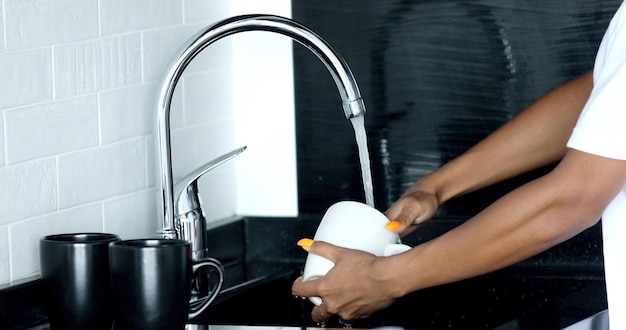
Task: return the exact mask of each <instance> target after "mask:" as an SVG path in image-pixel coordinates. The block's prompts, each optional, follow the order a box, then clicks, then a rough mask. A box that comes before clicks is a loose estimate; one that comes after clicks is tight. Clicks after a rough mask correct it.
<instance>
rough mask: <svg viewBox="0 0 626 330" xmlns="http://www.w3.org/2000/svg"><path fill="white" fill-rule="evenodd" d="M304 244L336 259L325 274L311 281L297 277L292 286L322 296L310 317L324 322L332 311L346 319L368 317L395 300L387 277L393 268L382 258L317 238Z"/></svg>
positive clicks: (301, 294) (308, 294)
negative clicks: (382, 261) (320, 240)
mask: <svg viewBox="0 0 626 330" xmlns="http://www.w3.org/2000/svg"><path fill="white" fill-rule="evenodd" d="M303 248H304V249H305V250H307V251H308V252H309V253H313V254H316V255H319V256H322V257H324V258H326V259H328V260H330V261H332V262H334V263H335V266H334V267H333V268H332V269H331V270H330V271H329V272H328V273H327V274H326V275H325V276H323V277H321V278H319V279H316V280H311V281H303V280H302V277H299V278H298V279H296V280H295V281H294V283H293V286H292V288H291V291H292V293H293V295H295V296H298V297H320V298H322V304H321V305H319V306H316V307H315V308H313V311H312V312H311V318H312V319H313V321H315V322H324V321H326V320H328V319H329V318H330V317H331V316H332V315H334V314H337V315H338V316H339V317H340V318H341V319H343V320H345V321H349V320H353V319H358V318H364V317H368V316H369V315H370V314H372V313H374V312H375V311H378V310H380V309H383V308H385V307H387V306H389V305H391V303H393V301H394V300H395V298H394V297H393V295H392V290H393V286H390V285H389V284H390V283H389V282H388V281H386V280H387V279H388V278H389V277H390V275H392V274H391V272H392V269H388V268H387V269H385V268H384V267H381V265H380V261H381V259H383V258H378V257H376V256H375V255H373V254H370V253H367V252H363V251H359V250H351V249H345V248H340V247H337V246H335V245H332V244H329V243H326V242H319V241H316V242H314V243H313V244H311V245H310V246H303ZM377 265H378V267H377Z"/></svg>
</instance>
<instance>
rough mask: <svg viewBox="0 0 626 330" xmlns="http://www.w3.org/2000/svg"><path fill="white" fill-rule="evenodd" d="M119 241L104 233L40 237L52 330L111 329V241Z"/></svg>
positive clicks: (43, 282) (46, 302)
mask: <svg viewBox="0 0 626 330" xmlns="http://www.w3.org/2000/svg"><path fill="white" fill-rule="evenodd" d="M119 240H120V238H119V237H118V236H117V235H114V234H105V233H73V234H59V235H49V236H45V237H42V238H41V239H40V241H39V253H40V256H39V261H40V266H41V280H42V284H43V290H44V292H43V293H44V303H45V307H46V313H47V316H48V321H49V322H50V327H51V328H52V329H63V330H72V329H106V330H110V329H111V325H112V324H113V310H112V296H111V287H110V275H109V244H110V243H112V242H116V241H119Z"/></svg>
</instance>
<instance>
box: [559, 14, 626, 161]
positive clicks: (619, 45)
mask: <svg viewBox="0 0 626 330" xmlns="http://www.w3.org/2000/svg"><path fill="white" fill-rule="evenodd" d="M623 8H624V6H621V7H620V9H619V10H618V11H617V13H616V14H615V16H614V18H613V20H612V21H611V23H610V24H609V27H608V29H607V31H606V33H605V35H604V38H603V40H602V43H601V44H600V48H599V49H598V54H597V56H596V62H595V67H594V72H593V80H594V87H593V90H592V92H591V95H590V97H589V100H588V101H587V103H586V104H585V107H584V108H583V111H582V113H581V115H580V117H579V119H578V122H577V123H576V126H575V128H574V131H573V132H572V135H571V137H570V139H569V141H568V143H567V146H568V147H570V148H573V149H576V150H580V151H583V152H587V153H591V154H595V155H598V156H603V157H608V158H614V159H623V160H626V12H624V10H623Z"/></svg>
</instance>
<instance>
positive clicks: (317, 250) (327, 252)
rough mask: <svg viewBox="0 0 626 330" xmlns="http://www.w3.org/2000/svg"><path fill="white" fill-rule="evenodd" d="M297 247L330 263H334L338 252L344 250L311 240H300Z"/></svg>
mask: <svg viewBox="0 0 626 330" xmlns="http://www.w3.org/2000/svg"><path fill="white" fill-rule="evenodd" d="M298 245H299V246H301V247H302V248H303V249H305V250H306V251H307V252H309V253H313V254H316V255H318V256H320V257H324V258H326V259H328V260H330V261H332V262H336V261H337V259H338V256H339V254H340V252H341V251H342V250H344V249H343V248H340V247H338V246H336V245H333V244H330V243H326V242H322V241H313V240H311V239H301V240H299V241H298Z"/></svg>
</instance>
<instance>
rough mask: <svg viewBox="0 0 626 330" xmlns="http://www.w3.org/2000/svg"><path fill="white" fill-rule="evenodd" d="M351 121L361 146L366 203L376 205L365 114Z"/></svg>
mask: <svg viewBox="0 0 626 330" xmlns="http://www.w3.org/2000/svg"><path fill="white" fill-rule="evenodd" d="M350 122H351V123H352V127H354V135H355V137H356V143H357V147H358V148H359V161H360V162H361V176H362V177H363V189H364V190H365V203H366V204H367V205H369V206H371V207H374V184H373V183H372V170H371V168H370V155H369V150H368V148H367V135H366V134H365V116H358V117H354V118H351V119H350Z"/></svg>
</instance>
